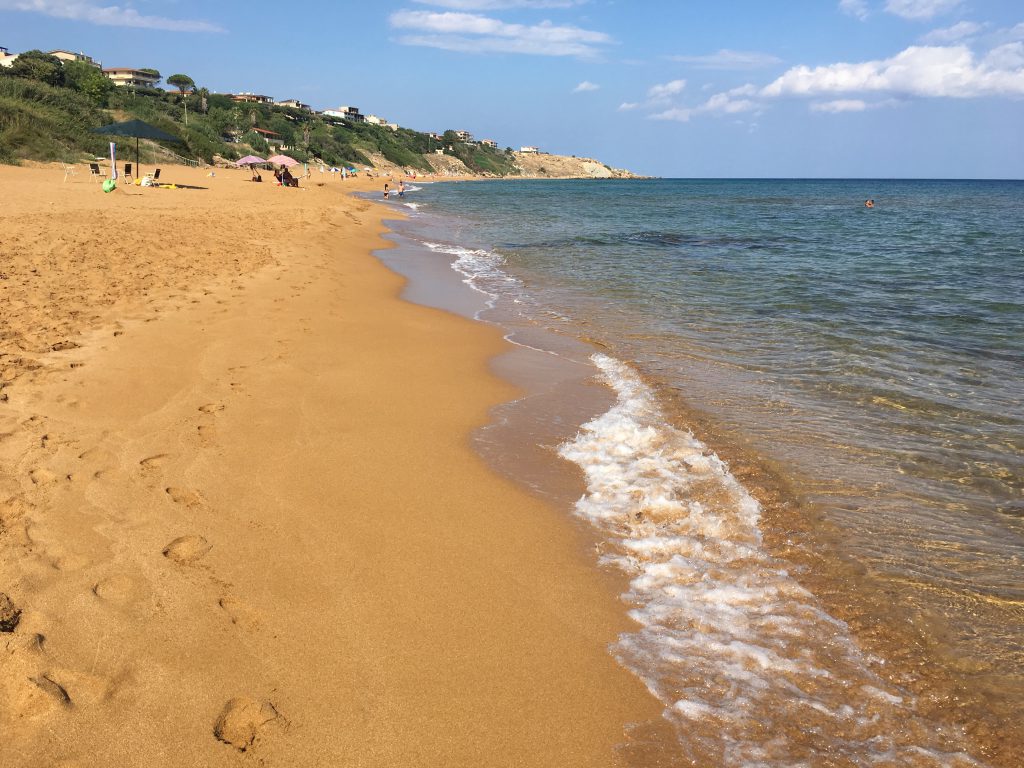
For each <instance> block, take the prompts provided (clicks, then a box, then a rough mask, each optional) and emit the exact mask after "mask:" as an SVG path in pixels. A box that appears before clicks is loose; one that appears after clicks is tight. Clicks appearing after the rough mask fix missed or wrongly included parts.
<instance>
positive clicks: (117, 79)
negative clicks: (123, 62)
mask: <svg viewBox="0 0 1024 768" xmlns="http://www.w3.org/2000/svg"><path fill="white" fill-rule="evenodd" d="M103 74H104V75H106V76H107V77H108V78H109V79H110V80H111V81H112V82H113V83H114V85H117V86H120V87H132V88H156V84H157V83H159V82H160V74H159V73H156V74H154V73H153V72H150V71H148V70H143V69H132V68H131V67H109V68H108V69H104V70H103Z"/></svg>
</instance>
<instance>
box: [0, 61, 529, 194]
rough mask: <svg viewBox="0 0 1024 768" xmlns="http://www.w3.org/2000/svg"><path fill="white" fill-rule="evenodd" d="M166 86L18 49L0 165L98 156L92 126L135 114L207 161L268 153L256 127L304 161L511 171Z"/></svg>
mask: <svg viewBox="0 0 1024 768" xmlns="http://www.w3.org/2000/svg"><path fill="white" fill-rule="evenodd" d="M148 71H149V72H150V73H151V74H153V75H154V76H155V77H157V78H160V77H161V75H160V73H159V72H156V71H155V70H148ZM166 82H167V83H168V84H169V85H171V86H173V87H174V88H176V89H177V90H176V91H165V90H162V89H159V88H143V87H126V86H117V85H115V84H114V83H113V82H112V81H111V80H110V79H109V78H107V77H106V76H105V75H104V74H103V72H102V71H101V70H100V69H98V68H97V67H94V66H92V65H90V64H87V63H85V62H81V61H62V60H61V59H58V58H57V57H55V56H51V55H49V54H46V53H43V52H42V51H26V52H25V53H22V54H20V55H19V56H18V58H17V59H15V61H14V62H13V64H12V66H10V67H0V162H2V163H16V162H18V161H19V160H43V161H52V160H62V161H74V160H78V159H81V157H82V156H90V157H95V156H102V155H104V154H105V152H106V146H107V141H108V138H107V137H104V136H102V135H100V134H96V133H92V129H93V128H97V127H99V126H101V125H104V124H107V123H110V122H114V121H115V120H127V119H133V118H137V119H140V120H144V121H146V122H147V123H150V124H152V125H154V126H156V127H158V128H160V129H161V130H164V131H167V132H168V133H171V134H174V135H177V136H180V137H181V140H182V143H181V144H174V145H170V146H169V149H170V150H171V151H173V152H175V153H176V154H179V155H182V156H184V157H188V158H190V159H195V160H202V161H205V162H208V163H209V162H213V159H214V155H219V156H221V157H223V158H225V159H228V160H235V159H238V158H240V157H241V156H243V155H246V154H250V153H255V154H261V155H265V154H266V153H269V152H270V151H271V147H270V146H269V144H268V142H267V137H266V134H261V133H260V132H259V131H257V130H255V129H257V128H259V129H262V130H263V131H272V132H273V133H275V134H277V135H278V137H279V138H276V140H277V141H280V142H281V143H282V144H283V145H284V146H285V147H287V150H286V151H287V153H288V154H289V155H290V156H292V157H294V158H295V159H296V160H299V161H303V162H305V161H310V160H317V161H322V162H324V163H327V164H329V165H337V166H342V165H359V166H365V165H369V164H370V163H371V156H373V155H376V154H379V155H382V156H383V157H384V158H385V159H387V160H388V161H389V162H391V163H394V164H395V165H398V166H402V167H405V168H415V169H417V170H419V171H430V170H431V168H430V165H429V163H428V162H427V159H426V157H425V155H428V154H430V153H432V152H434V151H435V150H437V149H443V150H444V152H445V153H446V154H450V155H453V156H455V157H458V159H459V160H461V161H462V162H463V163H465V165H466V166H467V167H468V168H469V169H470V170H472V171H475V172H477V173H483V174H489V175H495V176H506V175H509V174H514V173H516V171H515V168H514V163H513V157H512V151H511V149H507V150H505V151H501V150H497V149H493V148H491V147H486V146H482V145H478V144H470V143H466V142H462V141H460V140H459V139H458V137H457V136H456V134H455V133H454V132H452V131H447V132H445V134H444V136H443V137H442V140H441V141H440V142H439V141H437V140H436V139H434V138H432V137H431V136H430V135H429V134H426V133H421V132H419V131H413V130H409V129H407V128H399V129H398V130H397V131H392V130H391V129H390V128H387V127H384V126H378V125H371V124H368V123H355V122H350V121H347V120H341V119H337V118H332V117H328V116H325V115H317V114H313V113H310V112H307V111H305V110H300V109H293V108H291V107H285V106H279V105H275V104H254V103H247V102H236V101H235V100H233V99H232V98H231V97H230V96H225V95H222V94H216V93H211V92H210V91H209V90H208V89H206V88H202V87H198V86H197V84H196V83H195V81H194V80H193V79H192V78H191V77H189V76H188V75H186V74H173V75H171V76H170V77H168V78H167V79H166ZM144 159H145V160H147V161H151V160H153V159H155V157H153V156H149V157H146V156H145V155H144Z"/></svg>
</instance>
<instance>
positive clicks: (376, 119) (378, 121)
mask: <svg viewBox="0 0 1024 768" xmlns="http://www.w3.org/2000/svg"><path fill="white" fill-rule="evenodd" d="M366 122H368V123H369V124H370V125H387V124H388V121H387V119H386V118H383V117H380V116H379V115H367V116H366Z"/></svg>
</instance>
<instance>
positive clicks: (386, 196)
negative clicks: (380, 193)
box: [384, 179, 405, 200]
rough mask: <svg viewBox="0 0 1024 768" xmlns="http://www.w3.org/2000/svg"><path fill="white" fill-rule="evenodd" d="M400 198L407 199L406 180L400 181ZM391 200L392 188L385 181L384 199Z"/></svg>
mask: <svg viewBox="0 0 1024 768" xmlns="http://www.w3.org/2000/svg"><path fill="white" fill-rule="evenodd" d="M398 196H399V197H405V180H404V179H399V180H398ZM390 198H391V187H390V186H389V185H388V183H387V182H386V181H385V182H384V199H385V200H389V199H390Z"/></svg>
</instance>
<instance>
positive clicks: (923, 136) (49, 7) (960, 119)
mask: <svg viewBox="0 0 1024 768" xmlns="http://www.w3.org/2000/svg"><path fill="white" fill-rule="evenodd" d="M0 45H2V46H5V47H7V48H9V49H10V50H11V51H12V52H18V51H22V50H27V49H30V48H42V49H44V50H49V49H52V48H70V49H74V50H82V51H84V52H86V53H88V54H90V55H92V56H93V57H94V58H97V59H99V60H101V61H102V62H103V64H104V66H132V67H155V68H156V69H159V70H160V71H161V72H162V73H163V74H164V75H165V76H167V75H170V74H173V73H175V72H184V73H186V74H188V75H190V76H192V77H193V78H194V79H195V80H196V81H197V83H199V84H200V85H204V86H206V87H208V88H209V89H210V90H213V91H223V92H231V91H242V90H245V91H257V92H260V93H266V94H269V95H271V96H274V97H275V98H277V99H285V98H293V97H294V98H298V99H301V100H303V101H306V102H309V103H311V104H312V105H313V106H314V107H317V108H329V107H336V106H339V105H342V104H345V105H355V106H358V107H359V108H360V109H362V111H363V112H364V113H375V114H378V115H382V116H384V117H386V118H388V119H389V120H393V121H395V122H398V123H400V124H402V125H405V126H408V127H411V128H415V129H418V130H424V131H443V130H445V129H447V128H456V129H465V130H468V131H471V132H472V133H473V134H475V135H476V136H477V137H478V138H492V139H494V140H496V141H498V142H499V144H500V145H501V146H502V147H504V146H514V147H517V148H518V147H519V146H520V145H524V144H535V145H538V146H540V147H541V149H543V150H546V151H551V152H556V153H560V154H577V155H580V156H592V157H597V158H599V159H601V160H602V161H604V162H607V163H609V164H611V165H615V166H620V167H626V168H630V169H631V170H634V171H638V172H642V173H648V174H654V175H660V176H684V177H701V176H773V177H794V176H796V177H804V176H810V177H818V176H841V177H847V176H849V177H939V178H954V177H955V178H965V177H971V178H973V177H983V178H1018V179H1020V178H1024V2H1022V1H1021V0H815V1H813V2H812V1H810V0H777V1H769V0H757V1H754V0H751V1H749V2H744V1H743V0H734V1H732V2H722V1H718V2H714V1H712V0H706V1H704V0H701V1H698V0H672V1H669V0H629V1H627V0H618V1H612V0H363V1H362V2H349V1H348V0H336V1H334V2H331V1H329V0H309V1H308V2H303V3H294V4H291V5H289V4H286V3H281V2H274V3H271V2H263V1H262V0H248V2H245V3H239V2H220V3H210V2H197V1H195V0H171V1H170V2H168V1H167V0H163V1H162V2H156V1H155V0H135V1H134V2H130V3H129V2H124V3H123V4H121V5H112V4H110V3H109V2H108V0H0Z"/></svg>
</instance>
